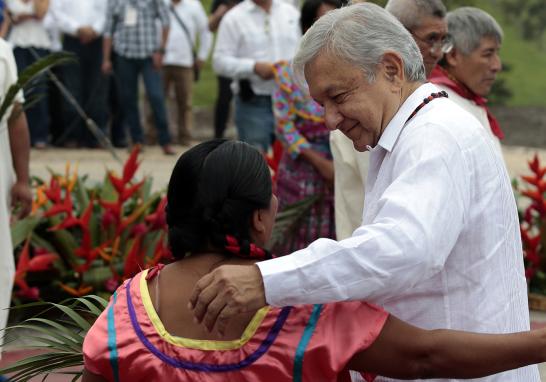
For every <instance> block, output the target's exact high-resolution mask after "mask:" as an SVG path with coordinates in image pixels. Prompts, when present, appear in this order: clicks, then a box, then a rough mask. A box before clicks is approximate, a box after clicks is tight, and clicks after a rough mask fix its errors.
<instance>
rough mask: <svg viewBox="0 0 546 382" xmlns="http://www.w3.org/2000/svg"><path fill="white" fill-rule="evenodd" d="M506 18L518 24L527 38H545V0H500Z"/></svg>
mask: <svg viewBox="0 0 546 382" xmlns="http://www.w3.org/2000/svg"><path fill="white" fill-rule="evenodd" d="M498 3H499V6H500V9H501V10H502V11H503V14H504V16H505V17H506V19H507V20H508V21H509V22H511V23H513V24H515V25H517V27H518V30H519V31H520V33H521V35H522V36H523V38H524V39H526V40H533V39H543V38H544V35H545V31H546V4H545V3H544V0H498Z"/></svg>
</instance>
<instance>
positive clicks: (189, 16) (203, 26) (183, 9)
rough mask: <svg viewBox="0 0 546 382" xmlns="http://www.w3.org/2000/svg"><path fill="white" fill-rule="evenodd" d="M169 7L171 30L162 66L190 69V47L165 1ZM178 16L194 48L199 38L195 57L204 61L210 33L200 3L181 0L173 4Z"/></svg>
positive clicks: (210, 40) (166, 0)
mask: <svg viewBox="0 0 546 382" xmlns="http://www.w3.org/2000/svg"><path fill="white" fill-rule="evenodd" d="M165 4H167V7H169V15H170V17H171V29H170V31H169V39H168V40H167V46H166V49H165V56H164V58H163V65H176V66H184V67H187V68H189V67H191V66H193V53H192V46H191V45H190V42H189V41H188V37H187V35H186V32H184V29H182V26H180V23H179V22H178V20H177V19H176V18H175V16H174V15H173V13H172V12H171V10H170V6H171V4H173V3H172V2H171V1H170V0H165ZM173 5H174V9H175V11H176V12H177V14H178V16H179V17H180V19H181V20H182V22H183V23H184V25H185V26H186V28H187V29H188V32H189V33H190V37H191V41H192V44H193V45H194V46H195V42H196V39H197V37H199V50H198V51H197V57H198V58H199V59H200V60H202V61H206V60H207V57H208V55H209V53H210V49H211V47H212V33H211V32H210V31H209V26H208V19H207V14H206V13H205V9H204V8H203V5H201V2H200V1H198V0H182V1H180V2H179V3H178V4H173Z"/></svg>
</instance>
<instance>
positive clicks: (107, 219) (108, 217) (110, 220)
mask: <svg viewBox="0 0 546 382" xmlns="http://www.w3.org/2000/svg"><path fill="white" fill-rule="evenodd" d="M116 221H117V218H116V216H115V215H114V213H113V212H112V211H111V210H106V211H104V213H103V214H102V220H101V225H102V228H108V227H110V225H111V224H114V223H115V222H116Z"/></svg>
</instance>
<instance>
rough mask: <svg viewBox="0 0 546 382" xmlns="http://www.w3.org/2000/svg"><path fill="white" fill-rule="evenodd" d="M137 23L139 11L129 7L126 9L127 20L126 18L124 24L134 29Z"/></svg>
mask: <svg viewBox="0 0 546 382" xmlns="http://www.w3.org/2000/svg"><path fill="white" fill-rule="evenodd" d="M137 21H138V10H137V9H136V8H135V7H133V6H131V5H127V6H126V7H125V18H124V22H123V24H124V25H125V26H126V27H134V26H136V25H137Z"/></svg>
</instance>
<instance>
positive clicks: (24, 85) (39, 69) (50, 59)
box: [0, 52, 75, 120]
mask: <svg viewBox="0 0 546 382" xmlns="http://www.w3.org/2000/svg"><path fill="white" fill-rule="evenodd" d="M74 57H75V56H74V55H73V54H70V53H66V52H56V53H52V54H50V55H48V56H46V57H43V58H41V59H39V60H37V61H36V62H34V63H33V64H32V65H30V66H28V67H27V68H25V70H23V71H22V72H21V73H19V77H18V79H17V82H16V83H15V84H13V85H11V86H10V88H9V89H8V91H7V93H6V96H5V97H4V99H3V100H1V101H2V103H1V104H0V120H2V119H3V118H4V115H5V114H6V112H7V111H8V109H9V107H10V106H11V105H12V104H13V101H14V100H15V96H16V95H17V93H19V92H20V91H21V90H23V89H25V90H27V91H28V90H31V89H32V88H33V87H35V86H36V85H37V84H38V81H37V80H36V79H37V78H38V77H39V76H41V75H42V74H43V73H45V72H47V71H48V70H49V69H51V68H52V67H54V66H57V65H62V64H66V63H69V62H73V61H74V60H75V58H74ZM31 102H32V101H31ZM27 106H28V100H27Z"/></svg>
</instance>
